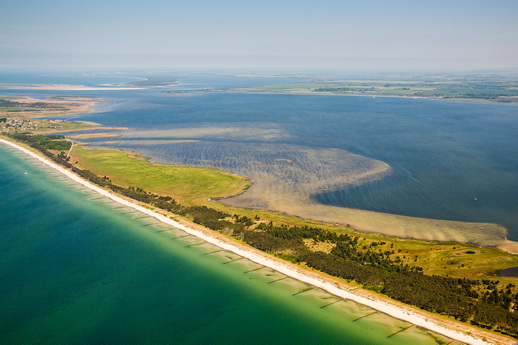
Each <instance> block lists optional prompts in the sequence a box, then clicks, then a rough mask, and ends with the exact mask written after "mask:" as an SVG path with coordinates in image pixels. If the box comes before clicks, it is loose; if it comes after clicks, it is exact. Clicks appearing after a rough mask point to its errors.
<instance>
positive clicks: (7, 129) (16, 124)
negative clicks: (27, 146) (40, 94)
mask: <svg viewBox="0 0 518 345" xmlns="http://www.w3.org/2000/svg"><path fill="white" fill-rule="evenodd" d="M61 122H63V120H33V119H24V118H21V117H0V133H13V132H19V131H34V130H37V129H40V128H41V127H42V126H44V127H45V128H61V127H62V126H59V123H61Z"/></svg>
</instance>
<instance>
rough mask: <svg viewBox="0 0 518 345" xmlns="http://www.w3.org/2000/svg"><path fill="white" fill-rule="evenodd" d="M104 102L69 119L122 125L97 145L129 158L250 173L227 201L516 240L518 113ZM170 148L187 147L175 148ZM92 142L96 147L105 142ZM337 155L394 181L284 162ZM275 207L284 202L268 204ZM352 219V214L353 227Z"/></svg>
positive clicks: (385, 101) (471, 106) (323, 104)
mask: <svg viewBox="0 0 518 345" xmlns="http://www.w3.org/2000/svg"><path fill="white" fill-rule="evenodd" d="M108 103H109V104H111V105H112V107H111V108H110V109H107V110H106V111H100V112H99V113H97V114H95V113H93V114H84V115H80V116H78V117H76V118H79V119H82V120H91V121H94V122H100V123H103V124H106V125H109V126H127V127H130V128H131V130H129V131H127V132H124V133H122V134H123V136H122V137H121V138H118V139H117V140H118V141H119V140H120V141H119V143H110V144H108V145H104V146H109V147H118V148H127V149H131V150H134V151H137V152H141V153H143V154H144V155H145V156H148V157H151V158H152V160H154V161H159V162H166V163H173V164H192V165H199V166H213V167H217V168H221V169H226V170H230V171H233V172H236V173H240V174H243V175H246V176H250V177H251V178H252V180H253V181H254V182H256V184H257V186H255V187H254V188H252V189H251V190H250V191H249V192H247V193H245V194H244V195H243V196H242V197H240V199H236V200H234V201H232V200H230V201H228V202H229V203H232V204H234V205H241V206H246V207H268V208H270V209H275V210H278V211H285V212H288V213H290V214H296V215H300V216H305V215H307V214H308V210H311V209H313V208H314V206H315V205H318V207H319V211H318V214H319V215H321V216H320V218H319V219H322V220H327V221H339V222H345V223H349V224H352V225H355V226H357V227H359V228H361V229H364V230H370V231H376V227H377V226H378V225H379V224H382V223H383V219H382V218H379V220H377V221H376V222H374V223H369V224H367V222H366V221H365V219H369V218H371V216H372V213H365V214H363V213H361V212H360V213H361V214H360V213H359V212H356V211H354V212H353V211H346V210H344V209H343V207H347V208H349V209H358V210H366V211H376V212H383V213H388V214H393V215H401V216H411V217H420V218H423V219H433V220H448V221H461V222H468V223H467V224H464V225H462V224H460V223H455V222H442V223H441V224H439V223H440V222H438V221H432V222H431V223H430V224H429V226H425V224H424V221H423V220H417V221H415V222H414V221H411V222H410V223H408V222H407V219H406V218H401V217H392V219H396V218H397V221H396V220H394V222H392V223H393V228H394V229H393V231H394V232H393V234H396V235H405V234H408V233H409V232H412V236H414V237H418V238H419V237H420V238H430V239H433V238H435V239H440V240H448V239H449V240H459V241H464V242H465V241H468V242H474V243H480V244H487V245H491V244H495V243H498V242H500V241H502V239H503V238H505V237H506V230H505V229H504V227H505V228H507V229H508V231H509V234H508V235H507V236H508V238H509V239H513V240H517V239H518V137H517V136H516V135H515V133H516V132H517V131H518V107H517V106H516V105H509V104H475V103H462V102H444V101H434V100H425V99H395V98H379V97H378V98H375V99H373V98H370V97H339V96H320V95H317V96H307V95H252V94H196V95H188V96H172V95H163V94H160V95H157V94H153V95H151V94H149V93H147V94H141V95H140V98H139V97H136V98H133V99H132V100H131V101H127V102H121V103H120V104H119V105H115V101H108ZM101 108H102V106H101ZM178 140H184V141H185V140H195V141H196V142H195V143H191V144H189V143H187V142H184V144H183V145H182V144H179V142H178ZM89 141H92V142H96V143H97V144H98V145H103V144H101V143H102V141H103V140H102V139H97V140H94V139H92V140H89ZM267 148H270V149H269V150H267ZM336 150H338V151H340V152H342V153H343V154H344V155H346V154H349V153H352V154H356V155H358V156H357V157H363V160H362V162H380V163H381V164H385V165H388V166H389V167H390V172H391V174H372V175H371V176H370V177H371V178H368V179H362V180H360V181H361V182H362V183H361V184H359V183H348V181H347V180H348V179H349V182H350V178H351V177H352V178H354V176H355V174H356V173H357V172H358V169H356V168H357V167H359V168H360V171H363V172H366V171H365V170H361V169H363V168H362V166H361V165H360V164H359V162H360V160H358V159H357V160H356V161H353V163H354V164H356V166H354V164H353V165H351V164H348V163H349V162H347V161H346V160H345V159H341V160H340V161H339V162H338V161H337V160H335V162H338V163H337V164H329V161H326V160H325V157H324V156H325V154H323V155H320V154H316V157H317V158H318V159H317V160H312V159H303V162H305V163H307V164H306V166H303V169H302V170H301V169H300V168H301V165H300V164H298V165H297V164H296V170H297V172H296V173H295V170H294V166H293V164H292V163H293V161H294V159H292V158H293V157H304V154H306V157H307V152H308V151H312V152H316V153H325V152H335V151H336ZM314 156H315V155H314ZM275 160H276V161H275ZM272 161H275V168H276V169H275V171H272V169H271V168H272V164H271V162H272ZM344 166H345V168H344ZM351 168H354V169H351ZM268 169H269V171H266V173H265V170H268ZM322 173H323V175H322ZM322 176H324V178H322ZM329 177H333V178H332V179H329ZM279 178H282V179H284V180H282V181H283V182H282V183H280V182H279V183H274V182H272V181H274V180H275V181H281V180H279ZM293 185H298V186H304V187H306V186H309V187H308V188H307V189H306V190H305V191H304V193H303V195H302V194H301V193H298V194H293V193H292V192H291V190H292V188H291V187H290V186H293ZM279 186H280V187H279ZM301 192H302V191H301ZM252 193H255V194H252ZM245 199H246V200H245ZM274 199H279V200H282V202H281V201H279V202H278V203H276V204H275V205H273V204H272V202H273V200H274ZM268 203H270V205H268ZM265 205H266V206H265ZM325 205H328V206H330V207H326V206H325ZM294 212H297V213H294ZM342 213H343V214H342ZM352 213H355V214H358V215H356V216H354V217H353V218H351V217H352ZM324 215H325V217H326V218H324ZM378 216H379V215H376V217H378ZM380 217H381V216H380ZM473 222H476V223H483V224H480V225H476V224H475V225H474V224H473ZM392 223H391V224H392ZM396 223H397V224H396ZM486 223H493V224H496V225H489V224H486ZM416 225H418V226H419V229H417V230H416V229H415V227H416ZM498 225H501V226H498ZM502 226H503V227H502ZM420 233H421V234H420ZM434 236H435V237H434Z"/></svg>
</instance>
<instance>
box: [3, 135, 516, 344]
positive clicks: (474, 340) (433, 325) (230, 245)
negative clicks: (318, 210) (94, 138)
mask: <svg viewBox="0 0 518 345" xmlns="http://www.w3.org/2000/svg"><path fill="white" fill-rule="evenodd" d="M0 142H2V143H4V144H6V145H9V146H11V147H13V148H15V149H18V150H20V151H22V152H24V153H26V154H28V155H29V156H31V157H33V158H35V159H37V160H39V161H41V162H42V163H44V164H45V165H47V166H49V167H51V168H53V169H55V170H57V171H58V172H60V173H62V174H63V175H65V176H67V177H69V178H70V179H72V180H74V181H75V182H77V183H79V184H81V185H83V186H84V187H86V188H89V189H91V190H93V191H95V192H97V193H99V194H101V195H103V196H104V197H107V198H109V199H111V200H113V201H115V202H117V203H120V204H122V205H125V206H128V207H131V208H133V209H135V210H137V211H139V212H142V213H144V214H147V215H149V216H151V217H153V218H155V219H157V220H158V221H160V222H162V223H164V224H167V225H169V226H172V227H175V228H177V229H180V230H182V231H184V232H186V233H189V234H191V235H193V236H196V237H198V238H200V239H202V240H204V241H206V242H209V243H211V244H213V245H216V246H218V247H220V248H222V249H225V250H228V251H231V252H233V253H235V254H237V255H239V256H242V257H244V258H247V259H249V260H251V261H253V262H256V263H258V264H260V265H262V266H266V267H269V268H271V269H274V270H276V271H278V272H280V273H282V274H285V275H287V276H289V277H291V278H294V279H296V280H299V281H302V282H305V283H307V284H310V285H313V286H315V287H318V288H321V289H323V290H325V291H327V292H329V293H331V294H333V295H335V296H338V297H341V298H343V299H349V300H352V301H354V302H357V303H360V304H363V305H366V306H368V307H371V308H373V309H375V310H377V311H380V312H382V313H385V314H387V315H389V316H391V317H394V318H397V319H400V320H404V321H407V322H410V323H412V324H414V325H416V326H419V327H423V328H426V329H428V330H431V331H433V332H437V333H440V334H442V335H444V336H447V337H449V338H451V339H454V340H458V341H461V342H465V343H468V344H491V342H488V341H485V340H483V339H481V338H479V337H475V336H472V335H470V334H467V333H466V332H468V333H475V332H476V331H478V330H477V329H475V328H472V327H470V326H469V325H464V324H460V323H455V326H456V327H455V328H456V329H461V328H466V329H465V330H464V331H465V332H461V331H458V330H455V329H453V327H451V328H449V327H447V326H446V325H440V324H439V322H437V321H432V320H430V317H427V316H425V315H422V314H420V313H417V312H415V311H413V310H411V309H410V306H409V307H408V308H405V307H402V306H398V305H396V302H393V303H389V302H387V301H382V300H380V299H379V298H374V297H365V296H361V295H359V294H356V293H352V292H351V291H350V290H348V289H346V288H343V287H340V286H339V284H338V283H337V282H335V281H333V280H332V279H328V278H325V277H323V276H322V275H319V274H318V273H316V272H311V271H308V270H305V269H303V268H300V267H299V266H295V265H290V264H289V263H285V262H282V261H280V260H278V259H277V260H276V259H273V258H270V257H269V256H267V254H265V253H262V252H259V251H257V250H252V249H250V248H248V247H247V246H245V245H241V244H240V243H238V242H235V241H231V240H229V239H226V238H224V237H222V236H218V234H217V233H214V234H212V233H210V232H209V231H208V230H200V229H195V228H194V227H193V226H190V225H185V224H182V223H180V222H178V221H176V220H172V219H170V218H168V217H167V216H164V215H162V214H160V213H158V212H155V211H152V210H149V209H147V208H145V207H143V206H140V205H138V204H136V203H134V202H130V201H128V200H126V199H124V198H122V197H120V196H118V195H115V194H114V193H111V192H108V191H107V190H104V189H102V188H100V187H98V186H96V185H94V184H92V183H90V182H87V181H85V180H83V179H82V178H80V177H79V176H77V175H75V174H74V173H72V172H71V171H69V170H67V169H65V168H63V167H61V166H59V165H57V164H55V163H53V162H51V161H49V160H47V159H45V158H43V157H42V156H40V155H38V154H36V153H34V152H33V151H31V150H28V149H26V148H25V147H22V146H20V145H18V144H15V143H13V142H11V141H8V140H4V139H0ZM196 228H199V227H198V226H196ZM437 318H440V317H439V316H437ZM447 322H448V320H447V319H446V318H445V319H444V322H441V323H447ZM451 322H453V321H451ZM479 332H480V333H483V332H484V331H483V330H480V331H479ZM484 335H487V336H488V337H489V336H491V334H483V335H481V336H484ZM493 337H495V338H496V337H498V335H494V336H493ZM502 337H503V336H502ZM493 340H494V341H497V342H500V340H503V339H500V340H496V339H493ZM509 343H511V341H509Z"/></svg>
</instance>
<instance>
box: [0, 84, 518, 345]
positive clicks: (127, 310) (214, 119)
mask: <svg viewBox="0 0 518 345" xmlns="http://www.w3.org/2000/svg"><path fill="white" fill-rule="evenodd" d="M45 78H51V79H52V78H57V79H52V80H55V81H51V79H45ZM59 78H65V80H67V81H66V82H65V81H62V83H65V84H82V85H97V84H100V83H108V82H122V81H127V78H123V77H121V76H120V75H117V76H116V78H113V77H111V79H110V77H109V76H102V77H99V78H100V79H99V80H94V79H88V80H85V78H94V77H92V76H87V77H86V76H81V75H73V76H61V75H59V76H56V75H54V76H47V77H45V76H41V75H32V76H31V75H13V74H10V75H7V76H6V75H4V74H0V82H6V83H7V82H9V83H22V82H23V83H31V82H32V83H40V84H43V83H59V82H60V80H59ZM45 80H47V81H45ZM296 80H298V79H293V78H292V79H290V78H285V79H277V78H276V79H268V78H259V77H257V78H233V77H229V76H215V75H199V74H196V75H179V81H180V85H179V86H178V88H182V87H185V86H186V85H188V86H189V87H193V88H196V87H197V88H207V87H218V88H219V87H244V86H253V85H261V84H270V83H280V82H292V81H296ZM301 81H303V80H301ZM161 91H162V90H161V89H148V90H128V91H43V90H0V94H3V95H26V96H33V97H43V98H44V97H51V96H57V95H81V96H98V97H102V98H103V101H102V102H100V103H99V104H98V105H97V107H96V111H95V112H93V113H88V114H81V115H74V116H70V117H68V119H70V120H80V121H91V122H96V123H100V124H103V125H106V126H117V127H120V126H124V127H128V128H129V130H127V131H122V132H121V133H120V134H121V135H122V136H121V137H117V138H108V139H106V138H98V139H88V141H89V142H93V143H94V144H95V145H96V146H99V147H116V148H122V149H131V150H134V151H136V152H140V153H142V154H143V155H144V156H146V157H150V158H151V159H152V161H157V162H165V163H172V164H189V165H198V166H211V167H216V168H220V169H224V170H229V171H233V172H236V173H239V174H242V175H246V176H250V177H251V178H252V180H253V181H254V182H255V183H256V186H257V188H255V189H254V188H252V190H251V191H250V192H247V193H249V194H247V193H245V194H243V196H242V197H241V199H235V200H234V201H233V200H229V201H228V202H229V203H232V202H235V203H237V204H240V205H243V206H247V207H258V208H261V207H264V208H271V209H276V208H282V206H283V205H285V206H286V208H288V207H291V208H292V209H293V210H294V212H296V210H302V211H304V210H305V208H304V207H312V206H313V205H319V206H320V207H329V209H332V210H335V209H341V208H349V209H354V210H367V211H374V212H378V213H380V214H393V215H401V216H409V217H419V218H425V219H432V220H447V221H461V222H471V223H479V222H480V223H491V224H495V225H498V226H501V227H504V228H505V229H507V231H508V234H507V237H508V238H509V239H511V240H518V136H517V135H516V133H518V106H517V105H516V104H478V103H464V102H445V101H436V100H426V99H400V98H380V97H377V98H372V97H344V96H321V95H282V94H242V93H203V94H184V95H172V94H166V93H162V92H161ZM20 156H21V154H20V153H18V152H14V151H12V150H10V149H7V148H6V147H4V146H0V191H1V195H2V198H1V200H0V231H1V232H2V236H0V247H1V253H2V256H1V257H0V262H1V264H0V307H1V309H0V310H2V311H3V313H1V314H0V343H2V344H19V343H38V344H39V343H48V344H57V343H61V344H71V343H77V344H98V343H107V344H149V343H157V344H172V343H182V344H185V343H187V344H188V343H197V344H200V343H210V344H239V343H252V344H253V343H257V344H264V343H297V344H315V343H328V344H416V343H419V344H427V343H436V342H439V343H440V342H441V341H442V340H438V338H436V337H435V336H432V335H430V334H429V333H426V332H424V331H421V330H419V329H417V328H415V327H411V328H409V329H406V328H407V327H409V326H410V325H409V324H407V323H404V322H402V321H398V320H395V319H392V318H389V317H387V316H385V315H383V314H380V313H373V311H372V310H370V309H368V308H366V307H363V306H359V305H357V304H354V303H352V302H348V301H336V298H335V297H333V296H330V295H328V294H326V293H324V292H322V291H318V290H316V289H310V288H311V287H308V286H305V285H304V284H302V283H300V282H297V281H294V280H292V279H281V278H283V277H282V275H280V274H279V273H277V272H274V271H271V270H269V269H266V268H260V267H258V265H256V264H254V263H251V262H246V261H245V260H238V261H236V262H231V261H233V260H235V259H236V257H235V255H232V254H228V253H226V252H216V251H217V248H214V247H211V246H210V245H208V244H199V245H198V244H197V243H198V242H199V241H200V240H197V239H195V238H192V237H182V238H177V239H173V238H174V237H179V236H182V235H180V234H178V236H173V235H171V234H170V232H160V231H162V230H164V229H163V227H162V226H161V225H159V224H156V223H155V222H154V221H153V220H151V219H148V218H142V216H141V215H139V214H136V213H134V212H132V211H130V210H128V209H125V208H120V206H119V205H116V204H112V203H111V202H108V201H106V200H103V199H100V198H99V197H98V196H96V195H93V194H92V193H91V192H88V191H85V190H83V189H81V188H78V187H77V186H76V185H75V184H74V183H72V182H70V181H68V180H67V179H66V178H64V177H61V176H59V175H56V173H54V172H52V171H49V169H47V168H44V167H41V166H40V164H38V163H35V162H33V161H31V160H30V159H28V158H27V157H20ZM270 200H276V202H277V203H274V202H273V201H272V203H271V204H268V202H269V201H270ZM458 231H462V229H461V230H458ZM484 235H487V236H489V237H491V236H492V234H491V233H490V234H484ZM474 236H475V235H474ZM494 237H495V239H496V240H498V239H499V238H501V237H502V235H501V233H498V234H497V233H496V232H495V234H494ZM473 242H477V239H476V238H473ZM192 244H196V245H195V246H193V247H188V246H190V245H192ZM208 253H210V254H208ZM227 263H228V264H227ZM301 292H302V293H301ZM364 316H365V317H364ZM403 329H405V330H404V331H403V332H400V333H397V334H396V335H394V336H391V335H392V334H394V333H396V332H398V331H400V330H403ZM448 341H449V340H445V342H446V343H448Z"/></svg>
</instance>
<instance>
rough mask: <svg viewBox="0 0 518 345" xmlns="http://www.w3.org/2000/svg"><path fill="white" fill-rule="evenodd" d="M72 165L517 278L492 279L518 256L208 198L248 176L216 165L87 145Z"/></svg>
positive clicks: (460, 273)
mask: <svg viewBox="0 0 518 345" xmlns="http://www.w3.org/2000/svg"><path fill="white" fill-rule="evenodd" d="M71 161H72V162H73V163H75V161H77V162H78V164H77V165H78V166H79V167H81V168H85V169H88V170H91V171H93V172H94V173H96V174H97V175H99V176H108V177H110V179H111V180H112V181H113V183H115V184H118V185H121V186H134V187H141V188H143V189H144V190H147V191H150V192H152V193H156V194H161V195H169V196H172V197H173V198H175V199H176V200H177V201H179V202H180V203H182V204H184V205H206V206H208V207H212V208H215V209H218V210H220V211H224V212H227V213H230V214H238V215H242V216H243V215H244V216H248V217H249V218H254V217H255V216H259V217H260V218H261V220H262V221H273V222H274V223H275V224H287V225H297V226H304V225H307V226H310V227H319V228H323V229H327V230H331V231H336V232H338V233H346V234H353V235H355V236H360V238H361V241H362V242H363V243H364V244H365V245H366V246H369V245H370V243H372V242H385V243H384V244H382V245H379V246H378V247H377V250H379V251H387V250H388V251H392V250H394V252H395V253H394V254H393V255H392V258H395V257H396V256H399V257H400V258H401V259H402V260H403V262H405V263H408V264H409V265H417V266H421V267H422V268H423V269H424V271H425V272H426V273H428V274H438V275H448V276H452V277H459V278H479V279H492V280H500V282H501V284H508V283H514V284H516V283H517V282H518V278H503V277H497V276H496V273H497V272H498V271H499V270H501V269H504V268H508V267H514V266H518V256H517V255H511V254H508V253H505V252H502V251H500V250H498V249H494V248H481V247H476V246H473V245H468V244H458V243H444V242H427V241H419V240H413V239H402V238H395V237H387V236H383V235H380V234H371V233H361V232H358V231H355V230H354V229H352V228H350V227H348V226H346V225H343V224H329V223H322V222H318V221H312V220H305V219H302V218H298V217H290V216H287V215H283V214H281V213H279V212H269V211H264V210H252V209H243V208H235V207H229V206H226V205H223V204H221V203H218V202H215V201H212V200H209V199H211V198H218V197H226V196H231V195H235V194H238V193H241V192H243V191H245V190H246V189H247V188H248V187H249V186H250V182H249V181H248V179H246V178H244V177H240V176H236V175H233V174H230V173H226V172H222V171H219V170H215V169H208V168H197V167H186V166H171V165H163V164H152V163H149V162H148V161H147V160H146V159H144V158H142V157H139V156H137V155H136V154H134V153H131V152H126V151H120V150H115V149H92V148H88V147H84V146H79V147H78V146H76V148H75V149H74V151H73V154H72V160H71Z"/></svg>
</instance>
